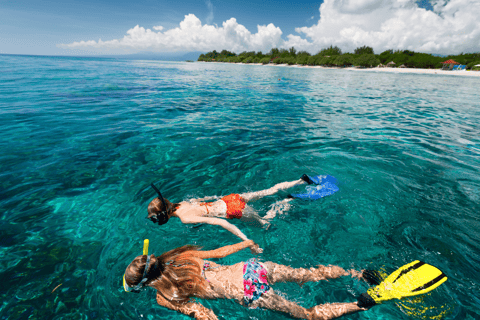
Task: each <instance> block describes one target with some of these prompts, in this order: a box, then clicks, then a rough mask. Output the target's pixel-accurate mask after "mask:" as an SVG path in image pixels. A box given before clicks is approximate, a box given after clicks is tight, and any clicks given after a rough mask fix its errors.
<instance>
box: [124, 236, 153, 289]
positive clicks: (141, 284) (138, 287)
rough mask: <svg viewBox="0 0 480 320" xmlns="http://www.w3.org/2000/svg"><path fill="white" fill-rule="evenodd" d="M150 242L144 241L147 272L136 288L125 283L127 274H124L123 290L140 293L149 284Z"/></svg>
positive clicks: (145, 271) (144, 272)
mask: <svg viewBox="0 0 480 320" xmlns="http://www.w3.org/2000/svg"><path fill="white" fill-rule="evenodd" d="M149 243H150V241H149V240H148V239H145V240H143V255H146V256H147V262H146V263H145V270H144V271H143V277H142V280H141V281H140V283H139V284H137V285H136V286H131V287H130V286H129V285H128V283H127V282H126V281H125V274H123V289H124V290H125V292H135V293H137V292H140V289H142V288H143V284H144V283H145V282H147V280H148V278H147V270H148V265H149V264H150V256H149V255H148V245H149Z"/></svg>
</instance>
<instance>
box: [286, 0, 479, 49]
mask: <svg viewBox="0 0 480 320" xmlns="http://www.w3.org/2000/svg"><path fill="white" fill-rule="evenodd" d="M431 4H432V6H433V11H431V10H426V9H424V8H420V7H419V6H418V5H417V3H416V2H415V1H413V0H325V1H324V3H323V4H322V5H321V6H320V20H319V21H318V23H317V24H316V25H314V26H312V27H301V28H296V29H295V31H297V32H298V33H299V34H301V35H303V36H304V37H305V38H306V39H308V43H304V42H300V43H299V39H298V38H291V39H289V40H288V41H287V42H286V45H287V46H288V45H289V44H292V45H293V44H296V43H299V44H302V43H303V44H304V47H303V48H300V47H299V48H298V49H306V50H318V49H321V48H325V47H327V46H330V45H337V46H339V47H340V48H341V49H342V50H343V51H353V50H354V49H355V48H357V47H359V46H363V45H368V46H371V47H373V48H374V50H375V52H378V53H380V52H381V51H384V50H387V49H408V50H413V51H419V52H429V53H460V52H467V51H468V52H472V51H480V19H478V12H480V2H479V1H478V0H450V1H446V0H433V1H432V2H431Z"/></svg>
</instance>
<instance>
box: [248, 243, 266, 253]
mask: <svg viewBox="0 0 480 320" xmlns="http://www.w3.org/2000/svg"><path fill="white" fill-rule="evenodd" d="M252 242H253V241H252ZM250 251H251V252H252V254H259V253H262V252H263V249H262V248H260V246H259V245H258V244H256V243H255V242H253V245H251V246H250Z"/></svg>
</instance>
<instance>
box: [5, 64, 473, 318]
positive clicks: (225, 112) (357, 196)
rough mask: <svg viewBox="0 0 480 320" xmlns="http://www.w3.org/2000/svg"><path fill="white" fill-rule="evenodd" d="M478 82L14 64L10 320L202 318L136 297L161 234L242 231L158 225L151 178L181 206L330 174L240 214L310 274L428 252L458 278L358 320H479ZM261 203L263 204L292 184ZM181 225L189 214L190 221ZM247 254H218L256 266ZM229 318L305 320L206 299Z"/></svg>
mask: <svg viewBox="0 0 480 320" xmlns="http://www.w3.org/2000/svg"><path fill="white" fill-rule="evenodd" d="M478 88H480V79H478V78H474V77H460V76H459V77H452V76H443V75H422V74H395V73H382V72H362V71H351V70H331V69H314V68H295V67H275V66H254V65H234V64H220V63H197V62H195V63H186V62H162V61H135V60H116V59H100V58H75V57H36V56H14V55H0V115H1V116H0V150H1V153H0V177H1V178H0V182H1V183H0V208H1V209H2V210H1V222H0V257H1V258H0V275H1V279H2V285H1V286H0V301H1V304H0V319H188V317H187V316H183V315H180V314H178V313H176V312H174V311H170V310H167V309H165V308H163V307H160V306H158V305H157V304H156V302H155V291H154V290H153V289H149V290H145V291H143V292H142V293H140V294H130V293H125V292H123V289H122V275H123V273H124V271H125V268H126V266H127V265H128V264H129V263H130V262H131V261H132V259H133V258H134V257H135V256H137V255H140V254H141V252H142V243H143V239H145V238H148V239H150V252H151V253H154V254H157V255H159V254H161V253H162V252H164V251H166V250H170V249H173V248H175V247H178V246H181V245H184V244H187V243H189V244H196V245H200V246H203V247H204V248H205V249H214V248H218V247H220V246H223V245H228V244H233V243H236V242H238V238H236V237H235V236H234V235H232V234H230V233H229V232H227V231H226V230H223V229H221V228H219V227H214V226H208V225H200V226H193V225H182V224H181V223H180V222H179V221H170V222H169V223H168V224H167V225H165V226H162V227H160V226H158V225H154V224H153V223H151V222H149V221H148V220H147V219H146V215H147V211H146V208H147V205H148V203H149V202H150V200H151V199H152V198H153V197H154V196H155V193H154V191H153V190H152V189H151V188H150V183H152V182H154V183H156V185H157V186H158V187H159V188H160V189H161V190H162V193H163V194H164V196H165V197H166V198H168V199H169V200H172V201H176V202H178V201H182V200H186V199H190V198H193V197H202V196H205V195H217V196H223V195H227V194H230V193H233V192H235V193H242V192H247V191H255V190H261V189H266V188H269V187H271V186H273V185H274V184H276V183H279V182H283V181H291V180H296V179H298V178H299V177H300V176H301V175H302V174H303V173H307V174H309V175H317V174H330V175H333V176H335V177H336V178H337V179H338V186H339V188H340V191H338V192H337V193H335V194H334V195H332V196H329V197H326V198H323V199H321V200H317V201H310V202H309V201H300V200H295V202H293V205H292V208H291V210H290V211H289V212H288V213H287V214H285V215H281V216H278V217H276V218H275V219H274V220H273V221H272V225H271V227H270V228H269V229H268V230H264V229H262V228H260V227H258V226H256V225H253V224H252V225H251V224H247V223H244V222H242V221H237V220H236V221H233V223H234V224H235V225H237V226H238V227H239V228H240V229H241V230H242V231H243V232H244V233H245V234H246V235H247V236H248V237H249V238H251V239H253V240H255V241H256V242H257V243H259V244H260V246H261V247H263V248H264V249H265V251H264V253H263V254H261V255H260V256H259V259H260V260H263V261H274V262H276V263H282V264H286V265H290V266H293V267H310V266H315V265H318V264H325V265H328V264H335V265H340V266H342V267H344V268H356V269H358V270H360V269H364V268H374V269H378V270H384V271H385V272H389V271H393V270H394V269H396V268H398V267H400V266H402V265H404V264H406V263H409V262H411V261H413V260H417V259H419V260H422V261H425V262H427V263H430V264H432V265H435V266H437V267H438V268H440V269H441V270H442V271H443V272H444V273H445V274H446V275H447V276H448V281H447V282H446V283H445V284H443V285H442V286H440V287H439V288H437V289H436V290H434V291H432V292H431V293H430V294H427V295H424V296H421V297H419V298H416V299H407V300H404V301H402V302H401V303H395V302H389V303H385V304H384V305H381V306H377V307H375V308H372V309H371V310H369V311H367V312H362V313H358V314H353V315H348V316H345V317H344V318H345V319H382V320H387V319H388V320H394V319H395V320H396V319H462V320H463V319H480V307H479V306H480V275H479V274H480V215H479V212H480V205H479V201H480V196H479V195H480V193H479V191H480V175H479V170H480V91H479V90H478ZM302 190H304V187H302V186H299V187H297V188H294V189H293V190H288V191H282V192H280V193H278V194H276V195H273V196H270V197H267V198H264V199H262V200H260V201H257V202H254V203H252V206H253V207H254V208H255V209H256V210H258V212H259V214H260V215H263V214H265V213H266V212H267V210H268V209H269V208H270V205H271V204H272V203H273V202H275V201H277V200H281V199H283V198H284V197H285V196H286V195H287V194H288V193H289V192H293V191H295V192H300V191H302ZM174 220H176V219H174ZM251 256H252V255H251V253H250V252H249V251H248V250H244V251H242V252H239V253H236V254H234V255H232V256H229V257H226V258H224V259H220V260H219V262H220V263H224V264H230V263H236V262H239V261H246V260H247V259H249V258H250V257H251ZM367 288H368V286H367V284H366V283H364V282H361V281H358V280H354V279H351V278H345V279H336V280H331V281H328V282H327V281H322V282H319V283H307V284H305V285H303V286H299V285H297V284H294V283H290V284H278V285H275V286H274V289H275V290H277V292H279V293H280V294H281V295H283V296H285V297H287V298H288V299H290V300H293V301H295V302H297V303H298V304H300V305H302V306H304V307H307V308H309V307H312V306H314V305H316V304H321V303H333V302H351V301H356V299H355V297H356V296H357V295H359V294H360V293H362V292H364V291H365V290H366V289H367ZM201 303H202V304H204V305H205V306H206V307H208V308H211V309H212V310H213V311H214V312H215V313H216V314H217V316H218V317H219V319H262V318H263V319H289V317H287V316H286V315H283V314H280V313H275V312H272V311H268V310H260V309H246V308H244V307H242V306H240V305H238V304H237V303H235V302H233V301H228V300H218V301H208V300H202V301H201Z"/></svg>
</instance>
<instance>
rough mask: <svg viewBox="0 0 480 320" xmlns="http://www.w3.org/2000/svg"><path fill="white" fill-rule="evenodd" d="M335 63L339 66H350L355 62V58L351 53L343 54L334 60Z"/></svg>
mask: <svg viewBox="0 0 480 320" xmlns="http://www.w3.org/2000/svg"><path fill="white" fill-rule="evenodd" d="M333 64H334V65H336V66H338V67H349V66H351V65H352V64H353V58H352V56H351V55H350V54H342V55H341V56H337V57H336V58H335V59H334V60H333Z"/></svg>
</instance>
